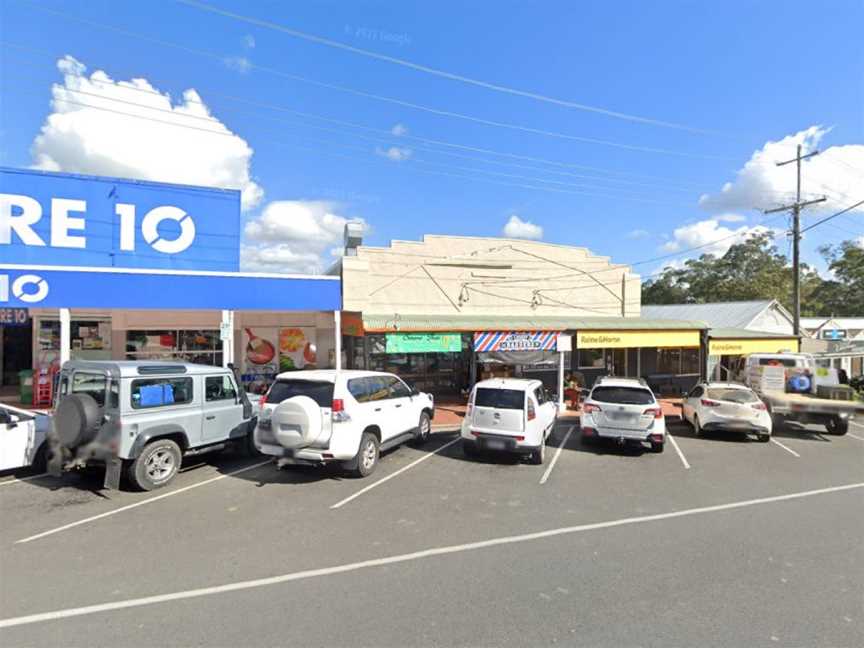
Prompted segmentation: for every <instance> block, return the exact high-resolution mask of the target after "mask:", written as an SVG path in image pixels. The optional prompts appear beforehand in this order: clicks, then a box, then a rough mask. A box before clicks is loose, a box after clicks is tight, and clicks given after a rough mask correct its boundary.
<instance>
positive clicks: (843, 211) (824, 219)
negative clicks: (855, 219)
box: [801, 200, 864, 234]
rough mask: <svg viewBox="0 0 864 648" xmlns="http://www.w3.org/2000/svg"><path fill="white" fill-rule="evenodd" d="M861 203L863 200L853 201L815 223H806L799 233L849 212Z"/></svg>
mask: <svg viewBox="0 0 864 648" xmlns="http://www.w3.org/2000/svg"><path fill="white" fill-rule="evenodd" d="M861 205H864V200H859V201H858V202H857V203H855V204H854V205H850V206H849V207H846V208H845V209H841V210H840V211H838V212H836V213H834V214H831V215H830V216H826V217H825V218H823V219H821V220H818V221H816V222H815V223H812V224H810V225H808V226H807V227H805V228H803V229H802V230H801V234H803V233H804V232H806V231H807V230H811V229H813V228H814V227H817V226H819V225H821V224H822V223H827V222H828V221H830V220H831V219H832V218H837V217H838V216H841V215H843V214H845V213H846V212H850V211H852V210H853V209H855V208H856V207H860V206H861Z"/></svg>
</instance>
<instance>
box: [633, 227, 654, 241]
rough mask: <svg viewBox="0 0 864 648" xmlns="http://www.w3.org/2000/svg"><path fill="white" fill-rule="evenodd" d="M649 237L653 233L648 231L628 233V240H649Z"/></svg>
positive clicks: (640, 230) (639, 230)
mask: <svg viewBox="0 0 864 648" xmlns="http://www.w3.org/2000/svg"><path fill="white" fill-rule="evenodd" d="M649 236H651V233H650V232H649V231H648V230H644V229H634V230H630V231H629V232H627V238H628V239H634V240H639V239H644V238H648V237H649Z"/></svg>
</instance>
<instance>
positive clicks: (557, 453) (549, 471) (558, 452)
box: [540, 425, 575, 484]
mask: <svg viewBox="0 0 864 648" xmlns="http://www.w3.org/2000/svg"><path fill="white" fill-rule="evenodd" d="M574 427H575V426H573V425H571V426H570V429H568V430H567V434H565V435H564V438H563V439H562V440H561V443H560V445H559V446H558V449H557V450H556V451H555V456H554V457H552V461H551V462H549V467H548V468H547V469H546V472H544V473H543V476H542V477H541V478H540V483H541V484H545V483H546V480H547V479H549V475H550V474H552V469H553V468H554V467H555V462H556V461H558V457H560V456H561V451H562V450H563V449H564V446H565V445H567V439H569V438H570V434H571V433H572V432H573V428H574Z"/></svg>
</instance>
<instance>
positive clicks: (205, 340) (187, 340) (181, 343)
mask: <svg viewBox="0 0 864 648" xmlns="http://www.w3.org/2000/svg"><path fill="white" fill-rule="evenodd" d="M126 358H127V359H129V360H182V361H184V362H194V363H195V364H205V365H212V366H220V365H221V364H222V341H221V340H220V339H219V331H218V329H213V330H155V331H127V333H126Z"/></svg>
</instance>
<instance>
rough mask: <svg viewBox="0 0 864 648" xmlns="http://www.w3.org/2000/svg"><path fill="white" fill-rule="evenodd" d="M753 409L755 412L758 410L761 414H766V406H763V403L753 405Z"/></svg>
mask: <svg viewBox="0 0 864 648" xmlns="http://www.w3.org/2000/svg"><path fill="white" fill-rule="evenodd" d="M753 409H756V410H759V411H762V412H767V411H768V406H767V405H765V403H753Z"/></svg>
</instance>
